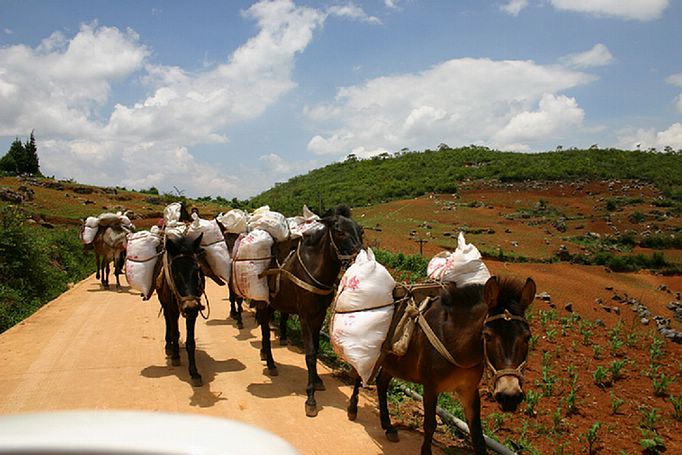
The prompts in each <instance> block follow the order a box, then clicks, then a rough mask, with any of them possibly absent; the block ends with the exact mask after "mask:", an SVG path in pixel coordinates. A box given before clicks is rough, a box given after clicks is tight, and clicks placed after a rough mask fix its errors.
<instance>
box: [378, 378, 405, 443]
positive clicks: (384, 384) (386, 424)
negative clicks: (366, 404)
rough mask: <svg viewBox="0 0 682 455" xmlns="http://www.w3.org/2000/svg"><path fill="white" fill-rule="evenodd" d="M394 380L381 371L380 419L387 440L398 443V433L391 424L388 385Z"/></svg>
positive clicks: (379, 387) (379, 386)
mask: <svg viewBox="0 0 682 455" xmlns="http://www.w3.org/2000/svg"><path fill="white" fill-rule="evenodd" d="M391 379H393V378H392V377H391V376H390V375H389V374H388V373H385V372H384V371H381V373H379V376H378V377H377V379H376V384H377V396H378V397H379V418H380V419H381V428H382V429H383V430H384V432H385V433H386V439H388V440H389V441H391V442H398V441H400V438H399V437H398V431H397V430H396V429H395V427H394V426H393V425H392V424H391V416H390V415H389V413H388V385H389V384H390V382H391Z"/></svg>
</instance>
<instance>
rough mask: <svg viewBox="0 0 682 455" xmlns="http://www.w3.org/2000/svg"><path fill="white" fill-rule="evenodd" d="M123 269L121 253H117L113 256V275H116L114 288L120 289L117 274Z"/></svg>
mask: <svg viewBox="0 0 682 455" xmlns="http://www.w3.org/2000/svg"><path fill="white" fill-rule="evenodd" d="M121 270H123V253H122V252H121V253H119V254H117V255H115V256H114V276H115V277H116V290H119V289H121V281H120V280H119V277H118V276H119V275H120V274H121Z"/></svg>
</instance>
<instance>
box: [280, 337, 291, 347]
mask: <svg viewBox="0 0 682 455" xmlns="http://www.w3.org/2000/svg"><path fill="white" fill-rule="evenodd" d="M279 345H280V346H288V345H289V340H287V339H286V338H280V339H279Z"/></svg>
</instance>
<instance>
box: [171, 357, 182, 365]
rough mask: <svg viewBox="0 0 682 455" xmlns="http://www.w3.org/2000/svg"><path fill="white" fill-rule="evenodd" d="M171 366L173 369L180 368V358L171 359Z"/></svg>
mask: <svg viewBox="0 0 682 455" xmlns="http://www.w3.org/2000/svg"><path fill="white" fill-rule="evenodd" d="M171 365H172V366H174V367H179V366H180V357H178V358H177V359H176V358H173V357H171Z"/></svg>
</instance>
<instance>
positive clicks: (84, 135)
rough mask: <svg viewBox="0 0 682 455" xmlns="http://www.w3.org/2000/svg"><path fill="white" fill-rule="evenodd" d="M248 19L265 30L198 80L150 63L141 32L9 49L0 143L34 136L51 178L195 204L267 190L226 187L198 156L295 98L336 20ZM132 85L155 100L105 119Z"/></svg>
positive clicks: (271, 5) (2, 53)
mask: <svg viewBox="0 0 682 455" xmlns="http://www.w3.org/2000/svg"><path fill="white" fill-rule="evenodd" d="M242 14H243V16H244V17H245V18H247V19H251V20H254V21H256V23H257V25H258V32H257V34H256V35H254V36H253V37H252V38H250V39H249V40H248V41H247V42H246V43H245V44H244V45H242V46H241V47H239V48H238V49H236V50H235V51H234V52H233V53H232V55H230V57H229V59H228V60H227V61H226V62H224V63H222V64H219V65H216V66H214V67H212V68H210V69H206V70H204V71H203V72H196V73H190V72H187V71H185V70H183V69H182V68H178V67H173V66H162V65H154V64H152V63H150V62H149V61H148V59H149V56H150V55H151V52H150V50H148V49H147V48H146V47H145V46H143V45H141V44H140V43H139V37H138V36H137V34H136V33H135V32H133V31H132V30H127V31H125V32H124V31H121V30H119V29H117V28H115V27H104V26H98V25H97V23H92V24H86V25H83V26H81V28H80V30H79V31H78V32H77V33H76V34H75V35H74V36H72V37H66V36H64V35H63V34H62V33H59V32H57V33H54V34H52V35H51V36H50V37H48V38H46V39H45V40H43V42H42V43H41V44H40V45H39V46H38V47H36V48H35V49H32V48H30V47H27V46H23V45H17V46H10V47H5V48H0V135H4V136H15V135H17V134H18V132H25V131H30V130H31V129H35V130H36V133H37V135H38V138H39V140H40V143H39V149H40V158H41V168H42V170H43V172H44V173H46V174H48V175H51V174H54V175H56V176H57V177H71V178H75V179H76V180H78V181H81V182H84V183H88V182H91V183H97V184H102V185H124V186H128V187H133V188H141V187H149V186H151V185H154V186H157V187H159V188H160V189H161V188H163V187H164V185H165V187H166V188H168V186H169V185H175V186H178V187H179V188H183V189H185V190H186V191H187V192H188V194H189V195H192V194H194V195H203V194H223V195H229V194H235V193H236V195H237V196H239V197H245V196H247V195H249V194H253V192H255V191H258V190H261V189H262V188H254V187H252V186H251V185H250V182H241V183H240V184H237V182H236V180H235V178H233V177H224V175H225V174H227V172H226V171H225V170H224V169H221V168H220V166H215V165H210V164H205V163H202V162H200V161H199V160H198V159H197V158H196V157H195V156H194V155H193V154H192V153H190V151H189V149H188V147H192V146H196V145H201V144H211V143H224V142H227V141H228V140H229V138H228V135H227V130H228V128H229V127H230V126H231V125H233V124H234V123H235V122H239V121H244V120H249V119H253V118H255V117H257V116H259V115H260V114H262V113H263V112H264V111H265V109H267V108H268V107H269V106H271V105H272V104H273V103H275V102H276V101H277V100H278V99H279V98H280V97H281V96H282V95H284V94H285V93H287V92H289V91H290V90H292V89H293V88H294V87H295V86H296V83H295V82H294V81H293V80H292V77H291V75H292V71H293V67H294V58H295V56H296V54H298V53H300V52H302V51H303V50H304V49H305V47H306V46H307V45H308V44H309V43H310V41H311V39H312V36H313V32H314V30H315V29H316V28H318V27H320V26H321V25H322V23H323V22H324V20H325V17H326V16H325V14H324V13H322V12H320V11H317V10H314V9H311V8H306V7H297V6H296V5H294V3H293V2H292V1H290V0H277V1H262V2H259V3H256V4H254V5H252V6H251V7H250V8H249V9H247V10H245V11H243V13H242ZM133 76H137V77H140V80H141V81H142V82H143V83H144V84H146V86H147V87H148V88H149V95H148V96H147V97H146V98H145V99H141V100H139V101H137V102H135V103H132V104H129V105H125V104H121V103H118V104H115V105H114V107H113V109H111V110H109V111H107V109H108V108H107V103H110V100H109V98H110V91H111V85H112V83H113V82H114V81H116V80H119V79H123V78H130V77H133ZM242 175H243V174H242ZM162 184H163V185H162ZM250 192H251V193H250Z"/></svg>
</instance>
